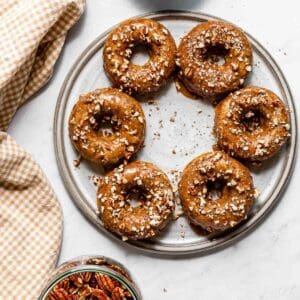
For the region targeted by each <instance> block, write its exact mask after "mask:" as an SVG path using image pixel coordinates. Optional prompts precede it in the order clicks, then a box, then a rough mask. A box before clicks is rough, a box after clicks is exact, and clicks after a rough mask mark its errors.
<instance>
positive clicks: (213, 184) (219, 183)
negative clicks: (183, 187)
mask: <svg viewBox="0 0 300 300" xmlns="http://www.w3.org/2000/svg"><path fill="white" fill-rule="evenodd" d="M225 186H226V182H225V180H223V179H217V180H209V181H208V182H207V183H206V189H207V191H206V198H207V199H208V200H211V201H217V200H219V199H220V198H221V197H222V195H223V190H224V187H225Z"/></svg>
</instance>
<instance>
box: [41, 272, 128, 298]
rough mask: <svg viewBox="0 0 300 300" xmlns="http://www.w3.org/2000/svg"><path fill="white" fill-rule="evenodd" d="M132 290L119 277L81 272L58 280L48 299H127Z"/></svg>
mask: <svg viewBox="0 0 300 300" xmlns="http://www.w3.org/2000/svg"><path fill="white" fill-rule="evenodd" d="M126 299H134V297H133V295H132V294H131V292H130V291H129V290H128V289H127V288H126V287H125V286H124V285H123V284H122V283H121V282H120V281H118V280H117V279H115V278H113V277H112V276H109V275H107V274H104V273H99V272H80V273H75V274H72V275H70V276H68V277H66V278H64V279H62V280H61V281H60V282H58V283H57V284H56V285H55V286H54V287H53V288H52V290H51V291H50V293H49V294H48V296H47V297H46V300H126Z"/></svg>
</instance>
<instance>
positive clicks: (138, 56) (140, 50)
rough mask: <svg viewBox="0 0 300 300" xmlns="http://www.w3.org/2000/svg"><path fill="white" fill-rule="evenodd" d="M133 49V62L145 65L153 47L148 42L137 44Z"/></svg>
mask: <svg viewBox="0 0 300 300" xmlns="http://www.w3.org/2000/svg"><path fill="white" fill-rule="evenodd" d="M131 50H132V55H131V62H132V63H133V64H135V65H138V66H143V65H145V64H146V63H147V62H148V61H149V59H150V50H151V49H150V47H149V46H148V45H147V44H143V43H140V44H137V45H135V46H134V47H133V48H132V49H131Z"/></svg>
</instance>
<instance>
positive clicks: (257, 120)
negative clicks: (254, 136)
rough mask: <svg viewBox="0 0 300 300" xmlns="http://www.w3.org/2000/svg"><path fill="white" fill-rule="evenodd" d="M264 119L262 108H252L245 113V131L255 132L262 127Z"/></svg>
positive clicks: (242, 120) (243, 117)
mask: <svg viewBox="0 0 300 300" xmlns="http://www.w3.org/2000/svg"><path fill="white" fill-rule="evenodd" d="M263 120H264V115H263V113H262V112H261V111H260V110H257V109H250V110H248V111H246V112H244V113H243V115H242V118H241V125H242V126H243V129H244V131H248V132H253V131H257V130H258V129H259V128H261V126H262V124H263Z"/></svg>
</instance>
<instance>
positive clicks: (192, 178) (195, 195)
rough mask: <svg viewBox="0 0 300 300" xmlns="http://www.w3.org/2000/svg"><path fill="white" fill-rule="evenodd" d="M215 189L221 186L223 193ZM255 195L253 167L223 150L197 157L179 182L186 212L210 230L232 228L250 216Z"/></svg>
mask: <svg viewBox="0 0 300 300" xmlns="http://www.w3.org/2000/svg"><path fill="white" fill-rule="evenodd" d="M214 186H215V187H214ZM214 189H217V191H218V190H219V195H216V193H214ZM254 195H255V190H254V188H253V183H252V177H251V175H250V172H249V170H248V169H247V168H246V167H245V166H243V165H242V164H241V163H240V162H238V161H236V160H235V159H233V158H231V157H230V156H228V155H227V154H225V153H224V152H221V151H212V152H208V153H205V154H202V155H200V156H198V157H196V158H195V159H193V160H192V161H191V162H190V163H189V164H188V165H187V166H186V167H185V169H184V171H183V173H182V176H181V180H180V182H179V196H180V199H181V204H182V207H183V211H184V213H185V215H186V216H187V217H188V219H189V220H190V221H191V222H192V223H194V224H195V225H199V226H201V227H202V228H204V229H205V230H207V231H209V232H214V231H222V230H225V229H228V228H230V227H233V226H235V225H237V224H238V223H239V222H241V221H242V220H244V219H246V217H247V214H248V212H249V211H250V208H251V207H252V204H253V201H254V200H255V196H254ZM216 196H217V197H216Z"/></svg>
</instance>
